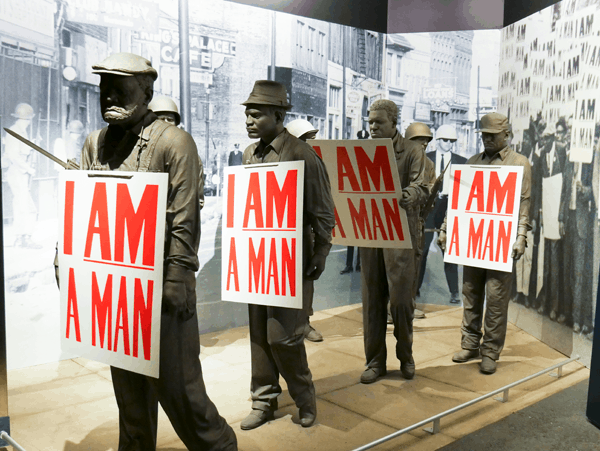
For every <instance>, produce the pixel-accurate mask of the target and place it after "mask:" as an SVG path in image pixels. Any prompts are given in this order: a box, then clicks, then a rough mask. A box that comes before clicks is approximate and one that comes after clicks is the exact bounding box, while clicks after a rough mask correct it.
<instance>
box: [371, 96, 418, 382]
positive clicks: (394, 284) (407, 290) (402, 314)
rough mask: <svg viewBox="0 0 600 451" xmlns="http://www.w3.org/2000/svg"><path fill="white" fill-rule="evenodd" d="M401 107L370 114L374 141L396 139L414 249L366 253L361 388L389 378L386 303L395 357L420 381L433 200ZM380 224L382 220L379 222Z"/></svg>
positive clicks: (402, 200)
mask: <svg viewBox="0 0 600 451" xmlns="http://www.w3.org/2000/svg"><path fill="white" fill-rule="evenodd" d="M397 121H398V107H397V106H396V104H395V103H394V102H392V101H391V100H377V101H375V102H373V104H372V105H371V108H370V110H369V126H370V129H371V137H372V138H391V139H392V143H393V146H394V153H395V157H396V165H397V171H398V176H399V178H400V183H401V187H402V191H401V193H402V194H400V196H399V198H398V195H397V194H396V196H397V197H396V198H395V199H394V207H397V206H398V205H399V206H400V207H401V208H402V209H403V210H405V213H404V211H403V212H402V213H403V215H404V216H405V217H407V222H408V226H409V227H408V228H409V233H407V234H406V235H405V237H406V241H408V238H410V241H408V244H409V246H403V248H381V247H377V248H375V247H362V248H361V259H362V271H361V293H362V304H363V327H364V334H365V339H364V341H365V354H366V358H367V369H366V370H365V371H364V372H363V374H362V375H361V378H360V380H361V382H362V383H364V384H370V383H373V382H375V381H376V380H377V379H378V378H379V377H381V376H384V375H385V374H386V372H387V369H386V358H387V351H386V345H385V336H386V329H387V303H388V299H389V302H390V311H391V313H392V320H393V322H394V337H395V338H396V357H397V358H398V360H400V370H401V372H402V376H403V377H404V378H405V379H412V378H413V377H414V375H415V362H414V360H413V355H412V342H413V319H414V309H415V303H414V298H413V294H414V286H415V278H416V277H417V267H418V254H417V247H418V242H419V233H420V232H419V228H420V220H419V211H420V206H421V204H422V203H423V202H424V200H425V199H426V198H427V195H428V194H429V183H428V181H427V180H425V159H426V158H427V157H426V156H425V152H423V148H422V145H421V144H418V143H416V142H414V141H410V140H408V139H406V138H404V137H403V136H402V135H401V134H400V132H398V130H397V129H396V125H397ZM379 222H381V220H379Z"/></svg>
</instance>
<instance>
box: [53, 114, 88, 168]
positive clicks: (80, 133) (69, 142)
mask: <svg viewBox="0 0 600 451" xmlns="http://www.w3.org/2000/svg"><path fill="white" fill-rule="evenodd" d="M84 131H85V129H84V126H83V124H82V123H81V121H78V120H76V119H75V120H72V121H70V122H69V125H67V135H66V136H65V138H64V139H63V138H57V139H56V141H54V155H56V156H57V157H58V158H60V159H61V160H62V161H64V162H68V161H71V162H74V163H76V164H77V165H79V163H80V161H81V148H82V147H83V141H84V140H85V135H84ZM54 167H55V168H56V169H57V170H62V169H63V167H62V166H61V165H59V164H55V165H54Z"/></svg>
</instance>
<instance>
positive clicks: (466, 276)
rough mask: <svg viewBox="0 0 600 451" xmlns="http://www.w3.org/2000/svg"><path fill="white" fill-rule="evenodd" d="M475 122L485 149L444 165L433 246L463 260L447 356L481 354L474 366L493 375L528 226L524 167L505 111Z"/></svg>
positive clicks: (528, 181) (457, 358) (462, 358)
mask: <svg viewBox="0 0 600 451" xmlns="http://www.w3.org/2000/svg"><path fill="white" fill-rule="evenodd" d="M480 124H481V129H480V130H479V132H481V134H482V135H481V140H482V141H483V145H484V148H485V150H484V151H483V152H481V153H479V154H477V155H474V156H473V157H471V158H470V159H469V160H468V161H467V165H465V166H462V165H455V166H453V168H452V174H451V175H452V178H451V184H452V187H451V191H450V196H449V204H448V213H447V216H446V220H445V221H444V223H443V224H442V231H441V232H440V235H439V239H438V245H439V246H440V248H441V249H442V250H443V251H445V252H446V254H445V257H444V261H449V262H453V263H459V264H464V270H463V289H462V292H463V305H464V312H463V321H462V327H461V332H462V341H461V347H462V351H460V352H457V353H456V354H454V356H453V357H452V360H453V361H454V362H457V363H464V362H468V361H469V360H473V359H477V358H479V357H480V356H481V359H482V360H481V363H480V365H479V369H480V371H481V372H482V373H484V374H493V373H494V372H495V371H496V361H497V360H498V359H499V357H500V353H501V352H502V348H503V347H504V340H505V338H506V327H507V322H508V302H509V300H510V296H511V294H512V283H513V280H514V275H513V273H512V270H513V260H518V259H519V258H521V256H522V255H523V253H524V252H525V247H526V246H527V232H528V231H529V230H530V225H529V199H530V193H531V166H530V164H529V160H528V159H527V158H526V157H524V156H523V155H520V154H518V153H517V152H515V151H514V150H513V149H511V148H510V147H509V145H508V143H509V141H508V140H509V137H510V126H509V124H508V119H507V117H506V116H504V115H502V114H499V113H490V114H486V115H485V116H483V117H482V118H481V122H480ZM446 232H448V236H449V240H450V242H449V243H447V242H446V241H447V239H446ZM513 243H514V244H513ZM511 245H512V246H511ZM511 248H512V252H510V249H511ZM486 294H487V295H486ZM484 303H485V304H486V310H485V318H483V309H484ZM482 320H483V323H484V333H483V334H482V333H481V324H482Z"/></svg>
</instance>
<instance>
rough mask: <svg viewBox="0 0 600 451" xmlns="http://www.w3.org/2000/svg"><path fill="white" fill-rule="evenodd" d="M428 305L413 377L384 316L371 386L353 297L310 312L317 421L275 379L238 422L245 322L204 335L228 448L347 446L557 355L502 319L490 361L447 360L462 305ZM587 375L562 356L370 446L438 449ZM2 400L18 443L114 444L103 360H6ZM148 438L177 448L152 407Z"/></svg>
mask: <svg viewBox="0 0 600 451" xmlns="http://www.w3.org/2000/svg"><path fill="white" fill-rule="evenodd" d="M428 307H429V310H428V309H427V307H426V311H427V318H426V319H422V320H417V321H415V345H414V355H415V361H416V365H417V373H416V374H417V375H416V377H415V379H414V380H412V381H406V380H404V379H403V378H402V377H401V375H400V371H399V370H398V369H399V363H398V362H397V360H396V358H395V357H394V352H393V349H394V348H393V342H394V337H393V335H392V330H391V326H390V327H388V375H387V376H386V377H384V378H382V379H380V380H379V381H377V382H376V383H374V384H372V385H363V384H360V383H359V377H360V374H361V372H362V371H363V365H364V354H363V342H362V317H361V307H360V305H351V306H343V307H337V308H333V309H329V310H324V311H320V312H318V313H316V314H315V316H314V317H313V319H312V323H313V324H314V326H315V327H316V328H317V329H318V330H320V331H321V332H322V333H323V335H324V336H325V341H324V342H322V343H310V342H307V351H308V356H309V363H310V367H311V370H312V372H313V377H314V380H315V385H316V389H317V397H318V409H319V412H318V418H317V424H316V425H315V426H314V427H312V428H308V429H304V428H302V427H301V426H300V425H299V424H298V413H297V409H296V408H295V407H294V406H293V404H292V401H291V398H290V397H289V395H288V393H287V390H286V389H285V385H284V393H283V395H282V396H281V397H280V402H279V405H280V410H279V411H278V413H277V414H276V419H275V421H272V422H270V423H268V424H266V425H264V426H262V427H260V428H258V429H255V430H252V431H241V430H240V426H239V424H240V421H241V420H242V419H243V418H244V417H245V416H246V414H247V413H248V412H249V410H250V401H249V384H250V378H249V374H250V355H249V338H248V328H247V327H240V328H236V329H231V330H227V331H223V332H216V333H211V334H206V335H203V336H202V337H201V344H202V351H201V360H202V367H203V371H204V380H205V383H206V385H207V390H208V393H209V395H210V397H211V398H212V399H213V401H214V402H215V404H216V405H217V407H218V408H219V411H220V413H221V414H222V415H223V416H224V417H225V418H226V419H227V421H228V422H229V423H230V424H231V425H232V426H233V428H234V430H235V432H236V434H237V437H238V443H239V449H240V450H241V451H254V450H256V451H258V450H261V451H262V450H278V451H279V450H280V451H284V450H290V451H302V450H325V451H330V450H331V451H333V450H340V451H349V450H353V449H355V448H357V447H359V446H361V445H364V444H366V443H369V442H371V441H373V440H376V439H378V438H380V437H383V436H385V435H388V434H391V433H392V432H394V431H396V430H399V429H402V428H404V427H407V426H409V425H411V424H414V423H416V422H418V421H420V420H423V419H425V418H428V417H430V416H432V415H434V414H436V413H439V412H442V411H445V410H447V409H449V408H451V407H454V406H456V405H459V404H461V403H464V402H466V401H468V400H470V399H474V398H476V397H478V396H480V395H481V394H483V393H486V392H489V391H491V390H493V389H496V388H498V387H501V386H504V385H506V384H508V383H510V382H513V381H516V380H519V379H521V378H523V377H525V376H528V375H530V374H534V373H536V372H538V371H540V370H541V369H543V368H546V367H548V366H551V365H553V364H554V363H557V362H560V361H562V360H564V359H566V357H565V356H564V355H562V354H560V353H558V352H557V351H555V350H553V349H551V348H549V347H548V346H546V345H545V344H543V343H541V342H539V341H538V340H536V339H535V338H533V337H531V336H530V335H528V334H527V333H525V332H523V331H522V330H520V329H518V328H516V327H515V326H513V325H512V324H509V328H508V334H507V341H506V346H505V349H504V352H503V353H502V356H501V360H500V361H499V363H498V371H497V373H496V374H495V375H492V376H484V375H482V374H480V373H479V371H478V367H477V362H470V363H467V364H455V363H452V361H451V356H452V354H453V353H454V352H455V351H456V350H457V348H458V344H459V342H460V331H459V327H460V319H461V315H462V311H461V309H460V308H453V309H448V308H444V307H440V306H428ZM431 309H439V310H437V311H432V310H431ZM588 377H589V371H588V370H587V369H586V368H585V367H584V366H582V365H580V364H579V363H576V362H574V363H571V364H569V365H567V366H565V367H564V369H563V377H561V378H560V379H556V378H554V377H551V376H548V375H543V376H540V377H538V378H536V379H534V380H532V381H529V382H527V383H525V384H523V385H520V386H518V387H516V388H515V389H512V390H511V391H510V400H509V402H507V403H501V402H498V401H495V400H494V399H487V400H485V401H483V402H481V403H479V404H476V405H474V406H471V407H469V408H467V409H465V410H463V411H461V412H458V413H456V414H453V415H451V416H449V417H447V418H445V419H443V420H442V423H441V432H440V433H439V434H436V435H429V434H428V433H426V432H424V431H422V430H415V431H413V432H411V433H409V434H406V435H404V436H402V437H400V438H397V439H394V440H392V441H390V442H387V443H386V444H383V445H381V446H379V447H377V448H375V449H377V450H397V449H402V450H411V451H413V450H435V449H438V448H441V447H443V446H445V445H448V444H451V443H452V442H454V441H456V440H459V439H460V438H462V437H464V436H466V435H468V434H471V433H473V432H475V431H477V430H479V429H481V428H483V427H485V426H487V425H489V424H492V423H495V422H497V421H498V420H500V419H502V418H504V417H506V416H508V415H510V414H512V413H514V412H517V411H519V410H521V409H523V408H525V407H527V406H530V405H532V404H535V403H537V402H538V401H540V400H542V399H544V398H547V397H549V396H551V395H553V394H555V393H558V392H560V391H562V390H564V389H566V388H567V387H570V386H573V385H575V384H577V383H578V382H581V381H583V380H585V379H587V378H588ZM283 384H285V383H283ZM8 399H9V414H10V419H11V429H12V436H13V438H14V439H15V440H17V441H18V442H19V443H20V444H21V445H22V446H23V447H24V448H25V449H26V450H27V451H36V450H63V451H83V450H86V451H105V450H114V449H116V443H117V431H118V422H117V406H116V403H115V400H114V397H113V392H112V385H111V383H110V371H109V368H108V367H107V366H106V365H102V364H98V363H95V362H93V361H89V360H85V359H72V360H64V361H61V362H58V363H52V364H46V365H39V366H34V367H29V368H22V369H16V370H11V371H9V373H8ZM583 408H584V407H583V406H582V409H583ZM158 449H159V450H161V451H174V450H185V447H184V446H183V444H182V443H181V441H179V439H178V438H177V435H176V434H175V432H174V431H173V429H172V427H171V425H170V424H169V422H168V420H167V418H166V416H165V415H164V414H163V413H162V411H161V417H160V419H159V447H158Z"/></svg>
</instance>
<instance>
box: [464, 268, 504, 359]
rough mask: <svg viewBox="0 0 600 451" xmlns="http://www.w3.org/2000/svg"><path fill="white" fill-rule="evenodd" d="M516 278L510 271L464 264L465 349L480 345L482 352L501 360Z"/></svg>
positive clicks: (473, 348)
mask: <svg viewBox="0 0 600 451" xmlns="http://www.w3.org/2000/svg"><path fill="white" fill-rule="evenodd" d="M513 280H514V275H513V274H512V273H510V272H504V271H493V270H491V269H483V268H475V267H473V266H464V267H463V288H462V294H463V321H462V326H461V333H462V342H461V347H462V349H468V350H475V349H478V348H480V349H481V355H483V356H487V357H490V358H491V359H493V360H498V358H499V357H500V353H501V352H502V348H503V347H504V340H505V338H506V326H507V322H508V301H509V300H510V294H511V291H512V284H513ZM484 303H486V309H485V319H484V316H483V306H484ZM483 321H484V324H483V327H484V332H483V334H482V333H481V326H482V322H483ZM482 337H483V340H482Z"/></svg>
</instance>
